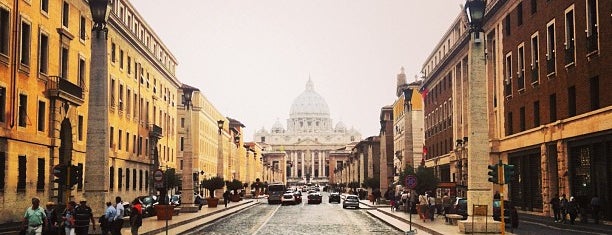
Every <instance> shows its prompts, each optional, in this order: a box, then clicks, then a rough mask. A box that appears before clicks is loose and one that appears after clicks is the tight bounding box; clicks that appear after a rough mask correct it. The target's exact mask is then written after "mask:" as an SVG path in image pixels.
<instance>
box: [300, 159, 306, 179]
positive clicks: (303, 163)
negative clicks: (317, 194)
mask: <svg viewBox="0 0 612 235" xmlns="http://www.w3.org/2000/svg"><path fill="white" fill-rule="evenodd" d="M304 155H305V154H304V152H300V156H301V157H302V164H301V165H302V178H303V179H305V178H306V177H305V175H304V165H305V162H304Z"/></svg>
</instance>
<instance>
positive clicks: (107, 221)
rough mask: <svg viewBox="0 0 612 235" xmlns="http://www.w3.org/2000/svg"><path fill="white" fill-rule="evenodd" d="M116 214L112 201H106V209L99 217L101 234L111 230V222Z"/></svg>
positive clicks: (106, 233) (106, 234)
mask: <svg viewBox="0 0 612 235" xmlns="http://www.w3.org/2000/svg"><path fill="white" fill-rule="evenodd" d="M116 215H117V209H115V207H114V206H113V203H111V202H106V211H104V215H103V216H102V217H100V227H101V230H102V235H108V233H109V232H111V231H112V230H113V222H114V221H115V216H116Z"/></svg>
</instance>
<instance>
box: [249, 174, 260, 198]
mask: <svg viewBox="0 0 612 235" xmlns="http://www.w3.org/2000/svg"><path fill="white" fill-rule="evenodd" d="M251 188H254V189H255V197H258V196H259V194H260V190H261V189H263V183H262V182H261V181H260V180H259V178H257V179H255V182H254V183H252V184H251Z"/></svg>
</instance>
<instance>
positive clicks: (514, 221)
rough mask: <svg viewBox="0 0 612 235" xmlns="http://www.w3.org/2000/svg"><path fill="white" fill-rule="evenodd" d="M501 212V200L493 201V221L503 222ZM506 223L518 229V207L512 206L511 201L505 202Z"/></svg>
mask: <svg viewBox="0 0 612 235" xmlns="http://www.w3.org/2000/svg"><path fill="white" fill-rule="evenodd" d="M500 211H501V201H500V200H499V199H495V200H493V219H494V220H497V221H501V216H500ZM504 222H505V223H506V224H511V225H512V228H518V225H519V218H518V212H517V211H516V207H514V204H512V202H511V201H508V200H504Z"/></svg>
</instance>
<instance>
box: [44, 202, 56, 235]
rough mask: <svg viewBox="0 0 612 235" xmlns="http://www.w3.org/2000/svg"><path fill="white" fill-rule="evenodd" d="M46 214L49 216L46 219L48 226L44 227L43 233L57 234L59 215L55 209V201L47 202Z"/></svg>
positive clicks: (47, 234)
mask: <svg viewBox="0 0 612 235" xmlns="http://www.w3.org/2000/svg"><path fill="white" fill-rule="evenodd" d="M45 215H46V216H47V217H46V219H45V224H46V225H47V226H45V227H43V232H42V234H43V235H57V234H58V233H59V224H58V221H59V215H58V214H57V211H56V209H55V203H54V202H47V208H45Z"/></svg>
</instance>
